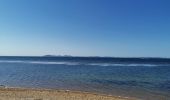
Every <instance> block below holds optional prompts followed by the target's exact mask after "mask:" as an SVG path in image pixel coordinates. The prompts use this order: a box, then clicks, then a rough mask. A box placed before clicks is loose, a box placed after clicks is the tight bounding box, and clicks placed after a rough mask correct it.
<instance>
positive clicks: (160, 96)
mask: <svg viewBox="0 0 170 100" xmlns="http://www.w3.org/2000/svg"><path fill="white" fill-rule="evenodd" d="M0 85H1V86H6V87H17V88H19V87H21V88H37V89H39V88H40V89H61V90H73V91H84V92H93V93H99V94H107V95H113V96H122V97H135V98H138V99H139V100H170V59H168V58H117V57H71V56H68V57H65V56H61V57H60V56H59V57H57V56H42V57H27V56H26V57H25V56H22V57H19V56H1V57H0Z"/></svg>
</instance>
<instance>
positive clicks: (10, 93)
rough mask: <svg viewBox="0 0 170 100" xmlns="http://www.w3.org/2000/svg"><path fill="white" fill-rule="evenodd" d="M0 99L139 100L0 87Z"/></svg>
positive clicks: (96, 94) (82, 93) (95, 94)
mask: <svg viewBox="0 0 170 100" xmlns="http://www.w3.org/2000/svg"><path fill="white" fill-rule="evenodd" d="M0 100H139V99H137V98H132V97H122V96H113V95H106V94H99V93H94V92H84V91H72V90H57V89H35V88H20V87H0Z"/></svg>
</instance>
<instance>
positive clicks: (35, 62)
mask: <svg viewBox="0 0 170 100" xmlns="http://www.w3.org/2000/svg"><path fill="white" fill-rule="evenodd" d="M0 63H27V64H48V65H50V64H53V65H87V66H132V67H133V66H147V67H156V66H170V64H137V63H132V64H124V63H122V64H121V63H119V64H118V63H83V62H52V61H22V60H16V61H9V60H0Z"/></svg>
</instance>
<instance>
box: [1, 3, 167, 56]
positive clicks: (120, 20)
mask: <svg viewBox="0 0 170 100" xmlns="http://www.w3.org/2000/svg"><path fill="white" fill-rule="evenodd" d="M169 5H170V0H0V55H1V56H42V55H47V54H50V55H73V56H112V57H170V6H169Z"/></svg>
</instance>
